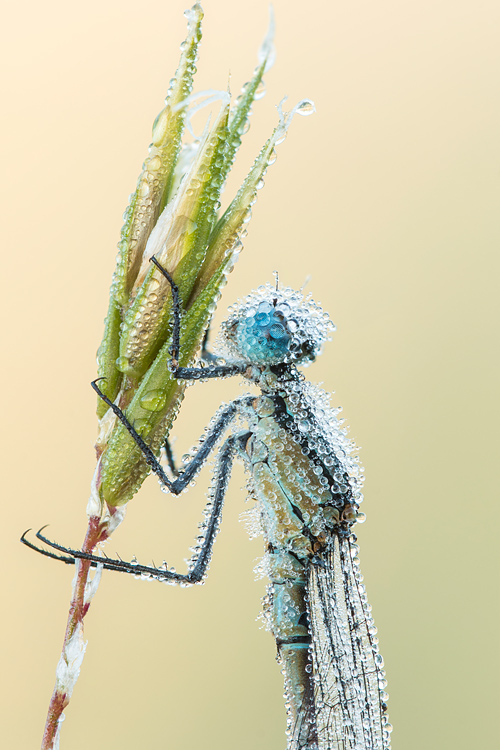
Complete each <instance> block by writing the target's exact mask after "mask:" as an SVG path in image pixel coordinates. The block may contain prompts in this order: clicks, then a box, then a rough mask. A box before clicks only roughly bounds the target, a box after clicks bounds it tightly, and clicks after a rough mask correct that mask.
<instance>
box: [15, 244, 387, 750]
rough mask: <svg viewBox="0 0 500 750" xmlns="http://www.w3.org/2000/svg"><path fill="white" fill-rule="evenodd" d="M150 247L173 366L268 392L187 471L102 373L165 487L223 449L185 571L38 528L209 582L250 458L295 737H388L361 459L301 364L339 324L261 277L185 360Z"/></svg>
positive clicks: (202, 446)
mask: <svg viewBox="0 0 500 750" xmlns="http://www.w3.org/2000/svg"><path fill="white" fill-rule="evenodd" d="M152 260H153V261H154V262H155V264H156V265H157V266H158V268H159V269H160V271H161V272H162V273H163V274H164V276H166V278H167V279H168V281H169V283H170V285H171V289H172V297H173V305H172V307H173V315H174V322H173V337H172V347H171V354H172V358H171V363H170V367H171V371H172V374H173V376H174V377H175V378H177V379H182V380H201V381H203V380H206V379H209V378H224V377H229V376H231V375H240V376H243V377H244V378H245V379H246V381H248V382H249V383H251V384H253V385H255V386H257V388H259V389H260V395H258V396H255V395H244V396H242V397H240V398H238V399H236V400H235V401H232V402H231V403H229V404H224V405H222V406H221V407H220V408H219V410H218V411H217V413H216V414H215V416H214V417H213V419H212V421H211V423H210V424H209V426H208V427H207V429H206V431H205V433H204V434H203V435H202V437H201V439H200V441H199V443H198V444H197V446H196V447H195V448H194V449H193V451H192V454H191V455H190V457H189V460H186V461H185V462H184V465H183V466H182V468H180V469H179V470H178V469H176V467H175V463H174V460H173V457H172V452H171V450H170V446H169V443H168V441H167V442H166V443H165V450H166V457H167V463H168V468H163V466H162V465H161V463H160V462H159V460H158V458H157V457H156V455H155V454H154V453H153V451H152V450H151V448H150V447H149V446H148V445H147V443H146V442H145V440H144V439H143V437H141V436H140V435H139V433H138V431H137V430H136V429H135V428H134V426H133V425H132V424H131V423H130V422H129V421H128V420H127V417H126V415H125V413H124V412H123V411H122V410H121V409H120V408H119V407H118V406H116V405H115V404H114V403H112V402H111V401H110V400H109V399H108V398H107V397H106V396H105V395H104V394H103V393H102V391H101V390H100V388H99V386H98V385H97V381H94V383H93V387H94V388H95V390H96V391H97V393H98V394H99V396H100V397H101V398H102V399H103V400H104V401H105V402H106V403H107V405H108V406H109V408H110V409H112V410H113V412H114V413H115V414H116V416H117V417H118V419H119V420H120V421H121V422H122V424H123V425H124V426H125V427H126V428H127V430H128V431H129V433H130V435H131V436H132V438H133V440H135V442H136V443H137V445H138V446H139V448H140V449H141V451H142V452H143V454H144V457H145V459H146V461H147V463H148V464H149V466H150V467H151V469H152V471H153V472H154V473H155V474H156V475H157V476H158V478H159V480H160V482H161V484H162V487H163V488H164V489H166V491H168V492H171V493H173V494H176V495H177V494H179V493H180V492H182V491H183V490H184V489H185V488H186V487H187V486H188V485H189V484H190V483H191V482H192V481H193V478H194V477H195V476H196V475H197V473H198V471H199V470H200V468H201V467H202V465H203V464H204V462H205V461H206V459H207V457H208V456H209V455H210V454H211V452H212V451H217V460H216V468H215V471H214V475H213V481H212V485H211V487H210V489H209V492H208V503H207V506H206V508H205V517H204V520H203V522H202V524H201V526H200V532H199V536H198V539H197V542H196V546H195V547H194V548H193V555H192V557H191V560H190V561H189V564H188V572H187V573H185V574H183V573H179V572H177V571H176V570H175V569H173V568H168V567H167V565H166V563H165V564H164V565H162V566H160V567H154V566H147V565H141V564H139V563H138V562H136V561H134V562H125V561H122V560H114V559H110V558H107V557H100V556H93V555H88V554H85V553H82V552H79V551H78V550H72V549H69V548H66V547H63V546H61V545H58V544H56V543H55V542H51V541H50V540H48V539H47V538H46V537H45V536H44V535H43V534H42V533H41V532H39V533H38V535H37V536H38V538H39V539H40V540H41V541H43V542H45V543H47V544H48V545H49V546H50V547H52V548H53V549H55V550H57V551H58V552H61V553H64V554H56V553H55V552H49V551H48V550H44V554H48V555H49V556H52V557H56V558H57V559H60V560H62V561H64V562H67V563H73V562H74V561H75V559H78V558H83V559H87V560H91V562H92V564H93V565H102V566H103V567H104V568H106V569H109V570H118V571H122V572H126V573H132V574H135V575H138V576H144V577H148V578H156V579H157V580H159V581H164V582H167V583H172V584H181V585H188V584H195V583H201V582H202V581H203V580H204V577H205V575H206V573H207V569H208V565H209V562H210V558H211V555H212V549H213V544H214V540H215V537H216V535H217V531H218V528H219V524H220V519H221V513H222V507H223V502H224V497H225V494H226V489H227V485H228V481H229V477H230V473H231V467H232V464H233V460H234V459H235V458H238V459H240V460H242V461H243V463H244V465H245V467H246V469H247V471H248V473H249V476H250V481H249V492H250V495H251V496H252V497H253V498H255V500H256V504H255V526H256V527H258V528H259V530H260V532H261V533H262V534H263V536H264V540H265V556H264V559H263V563H262V568H263V570H264V571H265V573H266V574H267V576H268V578H269V585H268V592H267V595H266V597H265V601H264V614H265V617H266V620H267V622H268V625H269V629H270V630H271V632H272V634H273V636H274V638H275V639H276V646H277V651H278V656H279V661H280V662H281V664H282V666H283V672H284V675H285V688H286V695H287V711H288V750H388V749H389V748H390V731H391V725H390V724H389V722H388V718H387V713H386V699H387V695H386V692H385V688H386V679H385V674H384V670H383V661H382V658H381V656H380V654H379V650H378V640H377V638H376V629H375V626H374V623H373V619H372V616H371V609H370V607H369V605H368V603H367V599H366V594H365V589H364V585H363V582H362V581H363V579H362V576H361V573H360V569H359V561H358V546H357V544H356V537H355V534H354V532H353V526H354V524H355V523H356V522H357V521H360V520H362V519H363V514H361V513H360V512H359V505H360V502H361V500H362V494H361V484H362V480H361V477H362V475H361V471H360V466H359V462H358V458H357V455H356V452H355V447H354V446H353V444H352V442H351V441H350V440H349V438H348V437H347V434H346V430H345V429H344V428H343V427H342V423H341V421H340V420H339V419H338V418H337V411H338V410H337V411H335V410H333V409H332V408H331V407H330V405H329V396H328V394H327V393H325V392H324V391H323V390H321V389H320V388H318V387H317V386H315V385H313V384H311V383H310V382H308V381H307V380H306V379H305V378H304V376H303V375H302V373H301V372H300V371H299V369H298V367H299V366H304V365H307V364H309V363H311V362H312V361H313V360H314V359H315V358H316V357H317V355H318V354H319V353H320V351H321V348H322V345H323V343H324V342H325V340H327V338H328V336H329V333H330V332H331V331H332V330H333V329H334V326H333V324H332V323H331V321H330V318H329V317H328V315H327V314H326V313H324V312H323V310H322V308H321V307H320V306H319V305H318V304H316V303H315V302H314V301H313V300H312V299H311V298H310V297H304V295H303V294H302V293H301V292H296V291H294V290H292V289H289V288H278V284H277V285H276V288H274V287H273V286H271V285H265V286H262V287H260V288H259V289H257V290H256V291H255V292H252V293H251V294H250V295H249V296H248V297H247V298H246V299H245V300H243V301H242V302H240V303H238V304H237V305H235V306H234V307H232V308H231V309H230V311H229V313H230V314H229V317H228V319H227V320H226V322H225V323H224V324H223V325H222V329H221V333H220V335H219V339H218V342H217V345H216V350H217V355H216V356H215V355H209V354H208V353H207V352H205V351H204V352H203V354H204V358H203V360H202V362H200V363H199V364H198V365H196V366H192V367H179V365H178V359H179V334H180V330H181V320H182V302H181V300H180V299H179V293H178V289H177V287H176V285H175V284H174V282H173V281H172V278H171V277H170V275H169V274H168V272H167V271H166V269H164V268H162V266H161V265H160V264H159V263H158V262H157V261H156V259H155V258H153V259H152ZM167 472H168V473H167ZM24 541H25V542H26V540H24ZM26 543H27V542H26ZM29 544H30V543H29ZM30 546H32V545H31V544H30ZM40 551H41V550H40Z"/></svg>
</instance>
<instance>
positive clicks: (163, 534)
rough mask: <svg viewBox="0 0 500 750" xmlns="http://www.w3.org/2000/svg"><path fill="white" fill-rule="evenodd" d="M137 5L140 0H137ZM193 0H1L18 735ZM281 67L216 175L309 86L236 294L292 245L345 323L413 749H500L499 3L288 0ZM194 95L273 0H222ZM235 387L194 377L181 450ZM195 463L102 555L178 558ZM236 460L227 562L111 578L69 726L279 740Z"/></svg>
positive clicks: (381, 599)
mask: <svg viewBox="0 0 500 750" xmlns="http://www.w3.org/2000/svg"><path fill="white" fill-rule="evenodd" d="M146 7H147V11H145V10H143V9H141V8H146ZM185 7H186V0H171V1H170V2H168V3H166V2H159V1H157V0H151V2H149V3H148V4H147V6H140V5H139V4H137V3H135V2H129V1H128V0H120V2H117V1H115V0H100V1H99V2H96V0H88V1H87V2H86V3H84V4H81V3H78V4H76V3H74V4H68V3H67V2H62V1H61V0H48V1H47V2H44V3H35V2H28V3H24V4H21V3H20V4H18V5H17V6H16V7H14V6H13V5H11V7H10V9H9V10H8V12H7V15H5V14H4V24H3V34H4V36H5V38H4V40H3V42H2V49H1V54H2V55H5V60H4V61H3V62H2V70H4V71H6V72H8V79H7V98H6V100H5V97H4V102H3V103H4V112H5V120H4V124H3V126H2V127H3V130H2V139H1V141H2V146H4V147H5V149H4V151H5V154H4V158H5V162H6V169H5V175H4V179H3V184H2V190H3V191H4V192H5V195H4V197H3V198H2V206H3V207H4V208H6V213H5V218H4V220H3V225H2V234H3V241H4V255H3V266H4V269H5V268H6V270H7V272H6V276H5V281H4V284H3V290H2V291H3V298H4V299H5V301H6V303H7V304H6V309H5V311H4V312H3V318H2V319H3V326H2V329H3V331H2V333H3V334H4V336H5V343H4V345H3V346H4V355H5V356H4V366H3V375H4V376H5V385H4V393H5V395H6V398H5V400H4V403H3V407H2V431H1V432H2V440H3V441H4V443H5V447H4V448H3V451H2V455H3V456H7V463H6V465H5V468H4V469H3V479H2V484H3V487H4V490H5V493H4V507H5V510H4V513H3V517H2V523H1V528H0V533H1V535H2V540H1V547H0V548H1V550H2V554H3V560H4V562H3V569H2V575H1V580H2V595H1V596H2V604H3V615H2V618H1V624H0V627H1V629H2V633H1V638H0V642H1V644H2V651H3V655H2V680H1V682H2V686H1V690H2V691H3V694H2V697H1V698H0V705H1V710H2V711H5V715H4V717H3V718H2V740H3V743H4V746H5V747H11V748H16V749H21V750H25V749H26V750H28V748H36V747H38V745H39V741H40V737H41V733H42V728H43V724H44V718H45V712H46V708H47V704H48V700H49V697H50V694H51V691H52V688H53V683H54V671H55V667H56V663H57V660H58V658H59V651H60V646H61V642H62V636H63V632H64V627H65V622H66V615H67V607H68V601H69V594H70V583H71V578H72V571H71V570H70V569H68V568H66V567H64V566H62V565H57V564H55V563H51V562H50V561H49V560H46V559H42V558H40V557H37V556H36V555H35V554H32V553H30V552H29V551H28V550H27V549H25V548H23V547H22V546H21V545H20V544H19V543H18V537H19V535H20V534H21V532H22V531H23V530H24V529H25V528H27V527H29V526H33V527H35V528H38V527H40V526H41V525H42V524H45V523H49V522H50V524H51V527H50V534H51V535H52V536H53V537H54V538H57V539H58V540H60V541H64V542H66V543H68V544H71V545H77V546H79V545H80V543H81V540H82V538H83V534H84V531H85V527H86V518H85V507H86V502H87V497H88V487H89V483H90V479H91V475H92V472H93V465H94V460H93V448H92V445H93V439H94V436H95V429H96V422H95V416H94V409H95V398H94V394H93V392H92V391H91V389H90V387H89V381H90V380H91V379H92V378H93V377H94V376H95V364H94V354H95V350H96V348H97V345H98V344H99V341H100V338H101V334H102V320H103V317H104V315H105V312H106V308H107V298H108V288H109V283H110V278H111V273H112V269H113V266H114V258H115V246H116V243H117V240H118V237H119V231H120V227H121V215H122V212H123V210H124V209H125V206H126V204H127V198H128V194H129V193H130V192H131V191H132V190H133V189H134V186H135V182H136V178H137V175H138V174H139V169H140V166H141V164H142V161H143V159H144V157H145V155H146V151H147V145H148V142H149V139H150V132H151V130H150V128H151V124H152V121H153V119H154V117H155V115H156V114H157V113H158V112H159V110H160V109H161V107H162V102H163V97H164V95H165V92H166V90H167V86H168V80H169V78H170V77H171V75H173V72H174V70H175V68H176V65H177V60H178V48H179V44H180V42H181V41H182V39H183V38H184V36H185V19H184V18H183V15H182V11H183V10H184V9H185ZM275 10H276V18H277V36H276V44H277V52H278V57H277V62H276V66H275V67H274V69H273V70H272V71H270V72H269V73H268V74H267V76H266V83H267V89H268V93H267V96H266V98H265V99H264V100H262V101H260V102H258V103H256V104H255V106H254V116H253V118H252V127H251V130H250V132H249V133H248V136H247V137H246V138H245V142H244V148H242V150H241V152H240V154H239V159H238V162H237V165H236V169H235V174H234V175H233V178H232V179H231V181H230V183H229V186H228V190H227V191H226V197H227V199H229V197H230V196H231V195H232V194H233V191H234V189H235V188H236V186H237V185H238V184H239V182H240V181H241V180H242V178H243V176H244V175H245V174H246V171H247V169H248V167H249V166H250V164H251V161H252V159H253V157H254V155H255V154H256V152H257V150H258V149H259V148H260V145H261V144H262V143H263V141H264V140H265V138H266V137H267V135H268V134H269V133H270V131H271V128H272V127H273V126H274V124H275V122H276V111H275V109H274V105H275V104H277V103H278V102H279V100H280V99H281V98H282V96H283V95H285V94H287V95H288V96H289V103H290V106H292V105H293V104H295V103H296V102H297V101H298V100H299V99H300V98H302V97H305V96H307V97H310V98H312V99H313V100H314V101H315V102H316V106H317V114H316V115H314V116H313V117H309V118H307V119H306V118H297V119H296V121H295V122H294V124H293V127H292V129H291V131H290V134H289V137H288V139H287V141H286V143H284V144H283V145H281V146H280V147H279V151H278V160H277V163H276V164H275V165H274V166H273V167H272V168H271V169H270V170H269V172H268V175H267V178H266V187H265V189H264V191H262V192H261V193H260V194H259V200H258V203H257V205H256V206H255V208H254V218H253V221H252V223H251V225H250V231H249V236H248V238H247V241H246V245H245V250H244V253H243V254H242V256H241V259H240V261H239V263H238V264H237V266H236V269H235V272H234V273H233V275H232V276H231V278H230V283H229V285H228V287H227V288H226V290H225V293H224V297H223V300H222V302H221V304H220V306H219V312H218V313H217V320H221V319H222V316H223V312H224V309H225V308H226V307H227V305H228V304H230V302H231V301H232V300H233V299H235V298H237V297H238V296H241V295H243V294H245V293H246V292H247V291H248V290H250V289H251V288H253V287H255V286H256V285H258V284H259V283H262V282H265V281H270V280H272V275H271V274H272V271H273V270H274V269H278V270H279V272H280V278H281V281H282V283H284V284H288V285H291V286H300V285H301V284H302V283H303V281H304V279H305V277H306V276H308V275H312V280H311V282H310V284H309V287H308V290H309V291H311V292H312V293H313V295H314V297H315V298H316V299H317V300H318V301H321V303H322V304H323V305H324V307H325V308H326V309H327V310H328V311H329V312H330V313H331V315H332V317H333V319H334V320H335V322H336V323H337V326H338V332H337V333H336V334H335V336H334V341H333V342H332V343H331V344H329V345H328V347H327V349H326V351H325V353H324V355H323V357H322V358H321V360H320V361H319V362H318V363H317V364H316V365H315V366H314V367H313V368H311V369H310V370H309V371H308V376H310V377H311V378H312V379H314V380H316V381H323V382H324V384H325V387H326V388H327V389H328V390H333V389H335V391H336V393H335V396H334V398H333V403H334V404H335V405H339V404H341V405H343V407H344V413H345V416H346V418H347V420H348V423H349V424H350V426H351V435H352V437H353V438H355V439H356V441H357V442H358V443H359V444H361V445H362V447H363V450H362V460H363V463H364V465H365V467H366V474H367V482H366V493H365V497H366V501H365V505H364V508H363V510H364V511H365V512H366V513H367V516H368V521H367V523H366V524H365V525H364V526H363V527H360V529H359V538H360V544H361V562H362V568H363V572H364V575H365V580H366V584H367V589H368V594H369V600H370V602H371V603H372V606H373V610H374V615H375V620H376V623H377V625H378V628H379V634H380V641H381V650H382V653H383V655H384V658H385V661H386V667H387V672H388V678H389V692H390V696H391V698H390V703H389V708H390V716H391V720H392V722H393V724H394V726H395V730H394V734H393V744H394V748H395V749H396V750H397V748H404V750H417V749H418V750H422V748H425V749H426V750H429V749H430V748H435V749H436V750H438V749H439V750H442V749H443V748H454V750H460V749H462V748H463V749H464V750H465V748H467V750H470V748H485V749H486V748H493V747H496V746H497V742H498V729H497V723H498V720H497V715H498V673H499V666H500V665H499V650H498V637H497V630H498V617H499V614H500V607H499V603H498V577H497V576H496V575H495V574H496V573H497V570H498V552H497V550H498V541H497V537H498V533H497V530H498V521H499V506H498V492H497V479H496V469H495V463H494V456H495V455H496V453H495V451H494V444H495V442H497V441H498V399H497V398H496V396H497V382H498V369H499V353H498V346H497V340H498V337H497V325H496V321H495V313H496V312H497V309H496V308H497V307H498V297H499V292H498V276H497V273H498V255H499V253H498V240H499V234H500V231H499V222H498V213H499V212H498V199H499V178H500V145H499V139H500V121H499V120H500V106H499V97H498V89H499V77H500V74H499V63H500V43H499V38H500V5H499V4H498V2H497V1H496V0H490V2H486V1H485V2H480V1H479V2H478V0H475V1H474V2H472V0H468V1H465V0H453V1H452V0H442V1H441V2H436V1H435V0H419V2H415V1H412V2H408V1H407V0H403V1H401V0H398V1H397V2H396V1H395V0H392V2H391V0H378V2H376V3H374V2H369V1H368V0H355V1H354V2H349V3H345V2H331V0H330V1H329V2H310V3H303V2H298V1H295V2H290V1H288V2H286V0H276V2H275ZM205 12H206V18H205V24H204V41H203V43H202V48H201V57H200V60H199V65H198V67H199V74H198V77H197V81H196V88H197V89H198V90H200V89H205V88H209V87H213V88H224V87H225V86H226V84H227V77H228V71H231V86H232V89H233V92H234V93H235V94H236V93H238V91H239V88H240V86H241V84H242V83H243V82H244V81H246V80H247V79H248V77H249V76H250V74H251V72H252V70H253V68H254V65H255V63H256V51H257V49H258V47H259V45H260V43H261V40H262V37H263V35H264V32H265V29H266V27H267V4H266V2H264V1H263V2H254V3H248V2H242V1H241V0H205ZM237 392H239V387H238V384H237V383H236V382H235V383H234V384H233V383H231V384H230V383H228V382H224V383H223V384H217V383H212V384H204V385H201V384H200V385H198V386H196V387H194V388H192V390H190V391H189V393H188V398H187V400H186V402H185V406H184V409H183V415H182V419H181V420H179V423H178V425H177V428H176V430H175V432H176V434H177V435H179V441H178V443H177V454H178V455H180V454H182V452H183V451H184V450H185V449H187V448H188V447H189V446H190V445H191V444H192V442H194V440H195V439H196V438H197V437H198V434H199V433H200V432H201V430H202V428H203V426H204V425H205V424H206V422H207V421H208V419H209V417H210V416H211V414H212V413H213V411H214V409H215V408H216V406H217V405H218V404H219V403H220V401H221V400H222V399H228V398H231V397H232V395H233V393H234V394H236V393H237ZM206 482H207V477H206V476H205V475H204V476H203V477H202V478H201V479H200V481H199V486H198V487H197V490H196V491H193V492H191V493H190V495H189V496H183V497H182V498H181V499H173V498H168V497H165V496H164V495H162V494H161V493H160V492H159V490H158V487H157V485H156V482H155V481H148V482H147V483H146V486H145V487H144V489H143V491H142V492H141V493H140V495H139V496H137V497H136V498H135V499H134V500H133V502H132V503H131V504H130V507H129V511H128V515H127V518H126V520H125V523H124V524H123V525H122V527H121V528H120V529H119V530H118V531H117V533H116V534H115V537H114V538H113V540H112V542H111V544H110V545H108V552H109V553H113V552H115V551H117V552H119V553H120V554H121V555H122V556H123V557H124V558H127V557H128V556H130V555H132V554H134V553H135V554H136V555H137V556H138V558H139V559H140V560H142V561H144V562H148V561H150V560H151V559H155V560H156V561H160V560H161V559H162V557H163V556H165V557H166V558H167V560H168V562H169V564H179V565H182V560H183V558H184V556H185V555H186V553H187V550H188V548H189V546H190V544H191V543H192V540H193V538H194V535H195V532H196V524H197V521H198V520H199V518H200V513H201V508H202V506H203V502H204V488H205V487H206ZM243 482H244V480H243V474H242V471H241V469H240V468H239V467H238V468H237V470H236V471H235V476H234V480H233V482H232V484H231V488H230V492H229V497H228V502H227V506H226V511H225V516H224V521H223V525H222V532H221V534H220V537H219V539H218V542H217V545H216V549H215V555H214V559H213V563H212V566H211V571H210V576H209V579H208V582H207V583H206V585H205V586H204V587H197V588H195V589H188V590H186V589H174V588H172V587H166V586H160V585H158V584H156V583H151V584H150V585H146V584H145V583H141V582H138V581H135V580H133V579H132V578H129V577H127V576H118V575H114V574H113V573H105V574H104V576H103V581H102V584H101V587H100V590H99V592H98V594H97V596H96V598H95V600H94V603H93V604H92V610H91V612H90V614H89V616H88V618H87V621H86V637H87V638H88V640H89V646H88V650H87V655H86V658H85V661H84V665H83V670H82V674H81V677H80V680H79V682H78V684H77V686H76V689H75V692H74V694H73V699H72V702H71V704H70V707H69V708H68V709H67V711H66V716H67V719H66V723H65V726H64V727H63V731H62V743H61V747H62V750H83V749H84V748H85V750H87V749H88V748H91V747H92V748H97V749H98V750H100V748H106V750H114V749H118V748H120V750H127V749H128V748H134V750H135V749H136V748H160V747H162V748H163V747H168V748H174V749H177V748H179V750H194V748H198V747H203V748H218V750H222V749H223V748H231V749H233V748H238V749H239V750H250V749H252V750H254V749H255V748H259V750H275V749H276V748H284V746H285V740H284V727H285V719H284V712H283V708H282V698H281V695H282V678H281V675H280V671H279V668H278V666H277V665H276V663H275V661H274V652H275V649H274V643H273V639H272V638H271V636H270V635H269V634H268V633H266V632H265V631H263V630H261V629H259V626H258V624H257V623H256V622H255V618H256V616H257V615H258V613H259V611H260V597H261V596H262V594H263V592H264V583H263V582H262V581H259V582H255V581H254V574H253V572H252V571H253V566H254V564H255V561H256V560H258V558H259V556H260V555H261V546H262V543H261V540H260V539H257V540H254V541H252V542H250V541H249V540H248V538H247V534H246V531H245V528H244V524H242V523H240V522H239V516H240V514H241V512H242V511H243V510H244V508H245V503H244V497H245V496H244V494H243V493H242V492H241V491H240V489H239V488H240V487H242V486H243Z"/></svg>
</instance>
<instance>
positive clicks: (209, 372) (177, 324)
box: [150, 255, 248, 380]
mask: <svg viewBox="0 0 500 750" xmlns="http://www.w3.org/2000/svg"><path fill="white" fill-rule="evenodd" d="M150 260H151V262H152V263H154V265H155V266H156V267H157V268H158V270H159V271H160V273H162V274H163V276H164V277H165V278H166V279H167V281H168V283H169V284H170V288H171V290H172V311H173V326H172V345H171V347H170V353H171V355H172V359H171V360H170V367H171V371H172V375H173V377H174V378H177V379H178V380H201V379H203V380H204V379H207V378H226V377H229V376H230V375H240V374H241V373H242V372H244V371H245V370H246V369H247V367H248V364H247V363H246V362H239V363H235V364H231V365H213V364H211V365H210V367H179V354H180V330H181V299H180V296H179V288H178V286H177V284H176V283H175V281H174V280H173V278H172V277H171V275H170V274H169V272H168V271H167V269H166V268H164V267H163V266H162V265H161V263H159V262H158V261H157V260H156V258H155V256H154V255H153V256H151V258H150ZM207 338H208V334H207V333H206V334H205V338H204V340H203V347H204V346H205V344H206V341H207ZM203 352H204V353H205V354H208V352H206V349H204V348H203V349H202V355H203ZM214 359H215V358H214V357H213V355H212V354H208V357H207V361H208V362H213V360H214Z"/></svg>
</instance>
